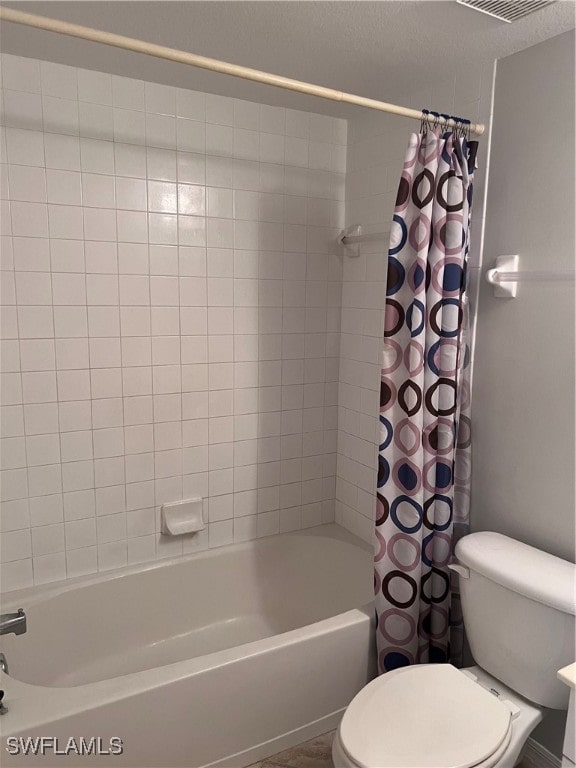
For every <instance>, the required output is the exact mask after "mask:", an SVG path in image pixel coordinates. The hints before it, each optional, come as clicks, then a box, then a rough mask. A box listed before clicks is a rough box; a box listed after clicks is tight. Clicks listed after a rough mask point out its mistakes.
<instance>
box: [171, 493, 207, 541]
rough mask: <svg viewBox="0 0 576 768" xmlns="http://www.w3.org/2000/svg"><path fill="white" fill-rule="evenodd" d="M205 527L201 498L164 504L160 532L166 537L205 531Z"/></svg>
mask: <svg viewBox="0 0 576 768" xmlns="http://www.w3.org/2000/svg"><path fill="white" fill-rule="evenodd" d="M205 527H206V526H205V525H204V519H203V517H202V499H201V498H197V499H182V501H173V502H171V503H170V504H162V508H161V512H160V530H161V531H162V533H163V534H165V535H166V536H183V535H184V534H185V533H196V532H197V531H203V530H204V528H205Z"/></svg>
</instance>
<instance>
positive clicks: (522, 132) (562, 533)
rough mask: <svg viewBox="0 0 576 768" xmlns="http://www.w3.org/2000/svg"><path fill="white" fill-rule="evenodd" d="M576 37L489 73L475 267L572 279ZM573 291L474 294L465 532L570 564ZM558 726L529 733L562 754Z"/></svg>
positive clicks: (550, 722) (559, 721)
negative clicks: (488, 151) (516, 267)
mask: <svg viewBox="0 0 576 768" xmlns="http://www.w3.org/2000/svg"><path fill="white" fill-rule="evenodd" d="M574 206H575V202H574V35H573V33H565V34H563V35H560V36H558V37H555V38H552V39H550V40H547V41H546V42H544V43H541V44H539V45H536V46H533V47H531V48H528V49H526V50H524V51H522V52H520V53H517V54H515V55H513V56H509V57H507V58H505V59H502V60H500V61H499V62H498V67H497V74H496V90H495V101H494V123H493V133H492V156H491V161H490V177H489V188H488V201H487V209H486V232H485V244H484V265H485V267H486V268H488V267H490V266H492V262H493V261H494V259H495V258H496V256H498V255H501V254H519V255H520V268H521V269H524V270H542V269H546V270H547V269H549V270H566V269H573V268H574ZM574 319H575V318H574V284H573V283H571V284H570V283H566V284H560V283H554V282H548V283H546V282H535V283H521V284H520V285H519V287H518V296H517V298H516V299H497V298H494V295H493V289H492V288H491V286H489V285H487V284H486V283H485V281H484V282H483V285H482V287H481V289H480V299H479V309H478V320H477V335H476V345H475V372H474V388H473V425H474V426H473V428H474V432H473V435H474V437H473V481H472V482H473V489H472V526H473V529H475V530H493V531H499V532H500V533H503V534H506V535H508V536H512V537H514V538H516V539H519V540H521V541H524V542H526V543H528V544H531V545H533V546H536V547H538V548H540V549H543V550H545V551H548V552H551V553H553V554H555V555H558V556H560V557H563V558H566V559H569V560H574V551H575V501H574ZM563 721H564V717H563V716H562V715H559V714H554V715H552V716H550V717H549V718H547V720H546V721H545V722H544V723H543V724H542V725H541V726H540V727H539V728H538V729H537V731H536V732H535V733H534V738H536V739H537V740H538V741H540V743H542V744H543V745H544V746H546V747H547V748H548V749H550V750H551V751H552V752H554V753H555V754H557V755H558V754H561V745H562V733H563V728H562V726H563Z"/></svg>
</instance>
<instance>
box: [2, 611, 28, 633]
mask: <svg viewBox="0 0 576 768" xmlns="http://www.w3.org/2000/svg"><path fill="white" fill-rule="evenodd" d="M24 632H26V614H25V613H24V609H23V608H18V611H17V612H16V613H3V614H1V615H0V635H9V634H11V633H12V634H14V635H23V634H24Z"/></svg>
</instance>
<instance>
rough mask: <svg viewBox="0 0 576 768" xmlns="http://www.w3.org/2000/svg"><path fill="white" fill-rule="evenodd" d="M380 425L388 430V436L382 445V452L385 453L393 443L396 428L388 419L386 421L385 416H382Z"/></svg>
mask: <svg viewBox="0 0 576 768" xmlns="http://www.w3.org/2000/svg"><path fill="white" fill-rule="evenodd" d="M380 424H382V426H383V427H384V429H385V430H386V435H385V437H384V440H383V441H382V442H381V443H380V449H379V450H381V451H384V450H385V449H386V448H388V446H389V445H390V443H391V442H392V438H393V436H394V428H393V426H392V424H391V423H390V422H389V421H388V419H385V418H384V416H380Z"/></svg>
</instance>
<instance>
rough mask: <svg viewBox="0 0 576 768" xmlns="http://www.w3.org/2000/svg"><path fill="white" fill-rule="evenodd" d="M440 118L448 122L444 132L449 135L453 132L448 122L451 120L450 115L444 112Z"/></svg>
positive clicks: (445, 124)
mask: <svg viewBox="0 0 576 768" xmlns="http://www.w3.org/2000/svg"><path fill="white" fill-rule="evenodd" d="M440 117H442V118H444V120H445V121H446V122H445V123H444V126H443V128H444V132H445V133H448V132H449V131H451V130H452V128H450V126H449V125H448V120H450V115H446V114H445V113H444V112H441V113H440Z"/></svg>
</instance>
